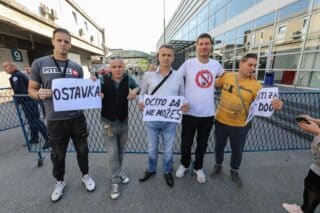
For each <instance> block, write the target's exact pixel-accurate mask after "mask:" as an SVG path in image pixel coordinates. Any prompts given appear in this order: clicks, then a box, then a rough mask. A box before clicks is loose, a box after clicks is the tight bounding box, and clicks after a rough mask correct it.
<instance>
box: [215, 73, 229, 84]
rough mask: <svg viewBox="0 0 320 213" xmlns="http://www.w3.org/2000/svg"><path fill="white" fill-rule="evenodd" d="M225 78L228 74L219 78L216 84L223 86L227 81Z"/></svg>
mask: <svg viewBox="0 0 320 213" xmlns="http://www.w3.org/2000/svg"><path fill="white" fill-rule="evenodd" d="M225 76H226V74H225V75H220V76H218V78H217V79H216V81H215V83H216V84H217V85H222V84H223V82H224V80H225Z"/></svg>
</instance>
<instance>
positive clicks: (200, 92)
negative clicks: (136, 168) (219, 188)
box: [176, 33, 224, 183]
mask: <svg viewBox="0 0 320 213" xmlns="http://www.w3.org/2000/svg"><path fill="white" fill-rule="evenodd" d="M212 45H213V40H212V38H211V36H210V35H209V34H207V33H203V34H201V35H199V37H198V38H197V42H196V51H197V57H196V58H192V59H189V60H187V61H186V62H184V63H183V64H182V65H181V67H180V68H179V70H178V72H179V73H181V75H182V76H183V77H184V78H185V96H186V99H187V100H188V103H189V104H190V110H189V111H188V112H187V113H185V114H184V115H183V118H182V134H181V154H182V156H181V165H180V166H179V168H178V170H177V172H176V176H177V177H178V178H182V177H183V176H184V173H185V172H186V171H187V170H188V169H189V166H190V162H191V147H192V144H193V139H194V135H195V133H196V131H197V148H196V156H195V162H194V172H195V174H196V175H197V180H198V181H199V183H205V182H206V176H205V174H204V172H203V169H202V166H203V157H204V154H205V152H206V149H207V145H208V138H209V135H210V131H211V128H212V126H213V121H214V115H215V104H214V80H215V78H216V77H217V76H221V75H222V74H223V72H224V70H223V68H222V66H221V65H220V64H219V62H218V61H216V60H213V59H210V54H211V52H212Z"/></svg>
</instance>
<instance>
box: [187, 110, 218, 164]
mask: <svg viewBox="0 0 320 213" xmlns="http://www.w3.org/2000/svg"><path fill="white" fill-rule="evenodd" d="M213 121H214V117H213V116H210V117H195V116H191V115H183V117H182V133H181V154H182V155H181V164H182V165H183V166H184V167H186V168H188V167H189V165H190V162H191V148H192V144H193V139H194V135H195V133H196V132H197V147H196V157H195V162H194V169H196V170H199V169H202V166H203V157H204V154H205V152H206V150H207V146H208V138H209V135H210V131H211V128H212V126H213Z"/></svg>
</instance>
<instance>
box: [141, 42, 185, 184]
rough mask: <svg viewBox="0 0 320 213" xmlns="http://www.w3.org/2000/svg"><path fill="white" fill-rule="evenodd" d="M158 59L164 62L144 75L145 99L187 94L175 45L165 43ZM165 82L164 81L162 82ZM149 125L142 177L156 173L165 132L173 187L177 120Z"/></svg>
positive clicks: (165, 160)
mask: <svg viewBox="0 0 320 213" xmlns="http://www.w3.org/2000/svg"><path fill="white" fill-rule="evenodd" d="M158 60H159V62H160V64H159V67H158V68H157V69H156V71H154V72H147V73H146V74H145V76H144V78H143V81H142V86H141V92H140V95H141V99H142V96H143V95H144V94H149V95H155V96H162V97H163V96H184V82H183V78H182V76H181V75H180V73H178V72H177V71H175V70H173V69H172V68H171V63H172V62H173V60H174V48H173V47H172V46H171V45H167V44H164V45H162V46H161V47H160V48H159V54H158ZM165 78H166V79H165ZM161 82H163V83H162V84H161V85H160V83H161ZM159 85H160V86H159ZM139 108H140V109H141V110H142V109H143V108H144V104H143V102H140V103H139ZM188 109H189V105H188V104H183V105H182V107H181V110H182V111H183V112H186V111H187V110H188ZM145 125H146V130H147V136H148V143H149V159H148V169H147V170H146V171H145V173H144V176H143V177H142V178H140V179H139V181H140V182H144V181H146V180H148V179H149V178H150V177H151V176H153V175H154V174H156V170H157V159H158V146H159V136H160V135H162V142H163V163H162V170H163V173H164V177H165V180H166V183H167V185H168V186H169V187H173V177H172V174H171V172H172V164H173V143H174V139H175V135H176V126H177V123H175V122H167V121H147V122H145Z"/></svg>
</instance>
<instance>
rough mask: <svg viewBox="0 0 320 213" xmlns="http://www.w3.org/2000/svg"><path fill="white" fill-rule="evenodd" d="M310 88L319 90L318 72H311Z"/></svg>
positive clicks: (319, 75) (319, 77) (319, 76)
mask: <svg viewBox="0 0 320 213" xmlns="http://www.w3.org/2000/svg"><path fill="white" fill-rule="evenodd" d="M309 86H310V87H314V88H320V72H312V77H311V81H310V84H309Z"/></svg>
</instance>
